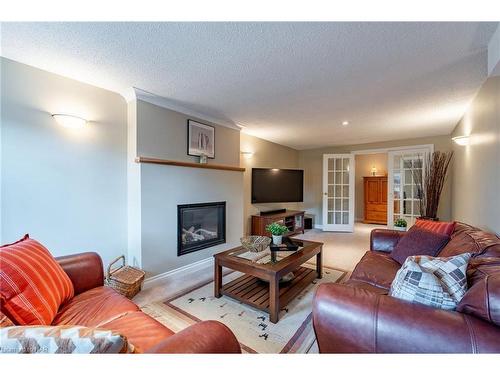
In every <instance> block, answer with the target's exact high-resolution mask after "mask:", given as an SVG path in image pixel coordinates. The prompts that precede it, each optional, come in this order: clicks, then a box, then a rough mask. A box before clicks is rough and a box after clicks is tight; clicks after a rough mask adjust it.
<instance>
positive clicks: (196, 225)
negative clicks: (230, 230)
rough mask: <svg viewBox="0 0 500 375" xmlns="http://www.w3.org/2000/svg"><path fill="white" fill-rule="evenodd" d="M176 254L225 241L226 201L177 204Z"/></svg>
mask: <svg viewBox="0 0 500 375" xmlns="http://www.w3.org/2000/svg"><path fill="white" fill-rule="evenodd" d="M177 222H178V224H177V256H181V255H184V254H188V253H192V252H194V251H198V250H201V249H206V248H207V247H212V246H215V245H218V244H221V243H225V242H226V202H212V203H196V204H180V205H178V206H177Z"/></svg>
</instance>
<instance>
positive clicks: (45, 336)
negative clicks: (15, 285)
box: [0, 326, 134, 354]
mask: <svg viewBox="0 0 500 375" xmlns="http://www.w3.org/2000/svg"><path fill="white" fill-rule="evenodd" d="M0 342H1V343H2V345H1V346H0V353H22V354H35V353H37V354H38V353H40V354H105V353H111V354H118V353H133V352H134V347H133V346H132V345H129V343H128V340H127V338H126V337H124V336H123V335H121V334H119V333H116V332H112V331H110V330H106V329H95V328H87V327H81V326H56V327H54V326H15V327H8V328H2V329H0Z"/></svg>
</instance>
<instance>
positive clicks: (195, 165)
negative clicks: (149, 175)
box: [135, 156, 245, 172]
mask: <svg viewBox="0 0 500 375" xmlns="http://www.w3.org/2000/svg"><path fill="white" fill-rule="evenodd" d="M135 162H136V163H149V164H162V165H173V166H176V167H189V168H204V169H219V170H222V171H234V172H245V168H241V167H233V166H231V165H221V164H200V163H189V162H185V161H176V160H167V159H157V158H149V157H146V156H138V157H137V158H135Z"/></svg>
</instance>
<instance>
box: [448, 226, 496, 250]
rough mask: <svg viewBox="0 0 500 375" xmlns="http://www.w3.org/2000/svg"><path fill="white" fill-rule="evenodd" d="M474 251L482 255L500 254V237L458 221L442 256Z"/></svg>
mask: <svg viewBox="0 0 500 375" xmlns="http://www.w3.org/2000/svg"><path fill="white" fill-rule="evenodd" d="M463 253H472V254H477V255H480V256H500V238H498V237H497V236H496V235H494V234H493V233H489V232H485V231H483V230H481V229H478V228H474V227H472V226H470V225H467V224H464V223H460V222H457V223H456V225H455V231H454V232H453V234H452V235H451V239H450V241H449V242H448V243H447V244H446V246H444V247H443V249H441V251H440V252H439V256H440V257H450V256H453V255H458V254H463Z"/></svg>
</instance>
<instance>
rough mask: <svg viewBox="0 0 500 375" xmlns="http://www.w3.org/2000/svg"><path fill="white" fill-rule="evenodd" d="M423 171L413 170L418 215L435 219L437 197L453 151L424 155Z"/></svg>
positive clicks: (437, 203) (437, 205)
mask: <svg viewBox="0 0 500 375" xmlns="http://www.w3.org/2000/svg"><path fill="white" fill-rule="evenodd" d="M425 159H426V160H425V165H424V170H423V171H422V172H423V173H416V171H415V170H413V179H414V181H415V184H416V185H417V188H418V190H419V192H420V194H419V206H420V216H421V217H423V218H426V219H434V220H437V210H438V207H439V199H440V198H441V193H442V191H443V187H444V183H445V182H446V177H447V174H448V168H449V166H450V163H451V160H452V159H453V151H450V152H440V151H436V152H433V153H429V154H427V156H426V157H425Z"/></svg>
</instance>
